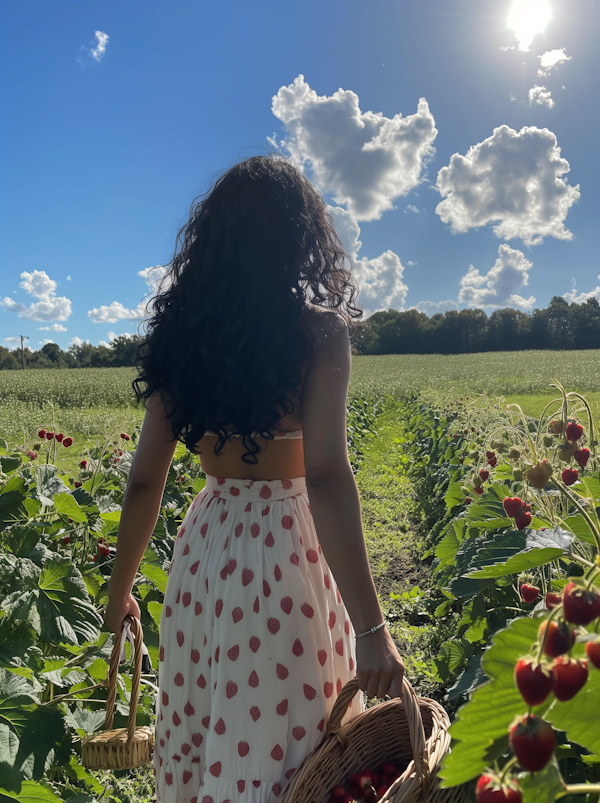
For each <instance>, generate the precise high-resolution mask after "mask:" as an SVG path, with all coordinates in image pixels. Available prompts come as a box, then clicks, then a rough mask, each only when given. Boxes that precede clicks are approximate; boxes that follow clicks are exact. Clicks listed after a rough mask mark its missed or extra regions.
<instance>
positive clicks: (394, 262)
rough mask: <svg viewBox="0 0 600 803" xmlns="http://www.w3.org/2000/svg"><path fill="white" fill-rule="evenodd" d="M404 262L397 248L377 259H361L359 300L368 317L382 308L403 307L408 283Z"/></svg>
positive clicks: (356, 269) (356, 271)
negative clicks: (395, 250)
mask: <svg viewBox="0 0 600 803" xmlns="http://www.w3.org/2000/svg"><path fill="white" fill-rule="evenodd" d="M403 274H404V266H403V265H402V262H400V258H399V257H398V256H397V255H396V254H394V252H393V251H385V253H383V254H381V256H378V257H375V259H367V258H366V257H364V258H363V259H357V260H356V262H355V266H354V276H355V278H356V280H357V282H358V287H359V294H358V299H357V301H358V304H359V305H360V306H361V307H362V308H363V310H364V313H365V318H366V317H368V316H369V315H372V314H373V313H374V312H377V311H379V310H385V309H389V308H390V307H393V308H394V309H402V308H403V307H404V301H405V299H406V293H407V292H408V287H407V286H406V284H404V282H403V281H402V277H403Z"/></svg>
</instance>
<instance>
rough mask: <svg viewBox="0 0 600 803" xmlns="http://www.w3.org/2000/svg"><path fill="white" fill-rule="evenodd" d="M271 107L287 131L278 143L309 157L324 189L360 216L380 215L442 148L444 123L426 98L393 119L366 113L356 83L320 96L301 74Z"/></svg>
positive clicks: (301, 159)
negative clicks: (438, 141)
mask: <svg viewBox="0 0 600 803" xmlns="http://www.w3.org/2000/svg"><path fill="white" fill-rule="evenodd" d="M272 111H273V114H274V115H275V117H277V118H278V119H279V120H281V122H282V123H283V124H284V125H285V127H286V129H287V132H288V137H287V139H284V140H282V142H281V143H279V147H281V148H282V149H283V148H285V149H287V151H288V152H289V154H290V156H291V158H292V159H293V160H294V161H295V163H297V164H300V165H302V166H303V165H304V164H306V163H309V164H310V166H311V168H312V178H313V181H314V182H315V184H317V186H318V187H319V189H320V190H321V192H323V193H331V194H332V195H333V198H334V199H335V202H336V203H337V204H338V205H346V207H347V208H348V210H349V211H350V212H351V213H352V214H353V216H354V217H355V219H356V220H359V221H360V220H377V219H379V218H380V217H381V214H382V212H384V211H385V210H386V209H391V208H392V206H393V201H394V198H397V197H399V196H401V195H406V194H407V193H408V192H410V190H412V189H413V188H414V187H416V186H417V185H418V184H419V183H420V182H421V181H423V177H422V171H423V168H424V166H425V164H426V163H427V161H428V160H429V159H430V158H431V157H432V156H433V154H434V153H435V150H434V148H433V145H432V143H433V141H434V140H435V138H436V136H437V130H436V128H435V120H434V118H433V115H432V114H431V112H430V111H429V106H428V105H427V101H426V100H425V98H421V99H420V100H419V103H418V107H417V112H416V113H415V114H413V115H410V116H408V117H402V115H401V114H396V115H395V116H394V117H392V118H388V117H385V116H384V115H383V113H382V112H376V113H375V112H371V111H367V112H362V111H361V110H360V107H359V98H358V95H357V94H356V93H355V92H352V91H350V90H344V89H338V90H337V92H334V93H333V95H331V96H326V95H321V96H319V95H317V93H316V92H315V91H314V90H313V89H311V88H310V86H309V85H308V84H307V83H306V82H305V80H304V76H303V75H299V76H298V77H297V78H296V79H295V80H294V82H293V83H292V84H290V85H289V86H282V87H281V88H280V89H279V91H278V92H277V94H276V95H275V96H274V97H273V104H272ZM270 141H271V142H272V143H273V144H277V143H275V141H274V140H270Z"/></svg>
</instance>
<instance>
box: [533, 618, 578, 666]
mask: <svg viewBox="0 0 600 803" xmlns="http://www.w3.org/2000/svg"><path fill="white" fill-rule="evenodd" d="M546 629H547V630H548V633H547V635H546V637H545V638H544V634H545V633H546ZM538 639H539V641H542V640H543V641H544V647H543V650H542V651H543V653H544V655H547V656H548V658H558V656H559V655H563V654H564V653H565V652H569V650H570V649H571V647H572V646H573V644H574V643H575V631H574V630H570V628H569V627H568V626H567V624H566V623H565V622H560V623H557V622H555V621H554V620H552V621H548V620H546V621H544V622H542V624H541V625H540V629H539V630H538Z"/></svg>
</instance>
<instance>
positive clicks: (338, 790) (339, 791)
mask: <svg viewBox="0 0 600 803" xmlns="http://www.w3.org/2000/svg"><path fill="white" fill-rule="evenodd" d="M347 794H348V793H347V792H346V790H345V789H344V787H343V786H342V785H341V784H338V785H337V786H336V787H334V788H333V790H332V792H331V796H332V797H341V796H342V795H347Z"/></svg>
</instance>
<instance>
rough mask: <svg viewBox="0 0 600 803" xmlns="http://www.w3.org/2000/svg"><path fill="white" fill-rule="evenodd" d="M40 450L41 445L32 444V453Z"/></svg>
mask: <svg viewBox="0 0 600 803" xmlns="http://www.w3.org/2000/svg"><path fill="white" fill-rule="evenodd" d="M41 448H42V444H41V443H34V444H33V451H34V452H39V451H40V449H41Z"/></svg>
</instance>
